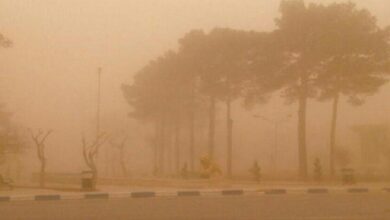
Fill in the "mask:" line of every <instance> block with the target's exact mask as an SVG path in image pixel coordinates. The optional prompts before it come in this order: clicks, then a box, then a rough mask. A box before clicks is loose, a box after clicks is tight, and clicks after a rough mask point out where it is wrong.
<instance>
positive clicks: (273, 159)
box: [253, 114, 291, 172]
mask: <svg viewBox="0 0 390 220" xmlns="http://www.w3.org/2000/svg"><path fill="white" fill-rule="evenodd" d="M253 117H255V118H260V119H262V120H264V121H266V122H268V123H270V124H272V125H273V127H274V135H273V136H274V141H273V142H274V143H273V148H274V149H273V152H272V154H271V162H272V167H273V170H274V172H276V156H277V154H278V129H279V127H280V124H282V123H284V122H287V121H288V120H289V119H290V118H291V114H288V115H287V116H285V117H282V118H278V119H270V118H267V117H265V116H262V115H258V114H256V115H253Z"/></svg>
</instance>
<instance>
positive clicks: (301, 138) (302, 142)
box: [298, 75, 308, 180]
mask: <svg viewBox="0 0 390 220" xmlns="http://www.w3.org/2000/svg"><path fill="white" fill-rule="evenodd" d="M307 83H308V82H307V76H306V75H304V76H303V77H301V85H300V88H299V89H300V92H299V103H298V148H299V150H298V151H299V158H298V159H299V177H300V178H301V179H302V180H306V179H307V152H306V106H307V86H308V85H307Z"/></svg>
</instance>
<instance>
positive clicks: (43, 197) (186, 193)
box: [0, 187, 390, 202]
mask: <svg viewBox="0 0 390 220" xmlns="http://www.w3.org/2000/svg"><path fill="white" fill-rule="evenodd" d="M369 192H383V193H385V192H390V187H385V188H374V189H372V188H370V189H369V188H303V189H299V188H295V189H294V188H280V189H253V188H252V189H219V190H218V189H204V190H165V191H164V190H163V191H135V192H134V191H133V192H129V191H127V192H112V193H109V192H96V193H72V194H67V193H65V194H38V195H13V196H12V195H3V196H1V195H0V202H11V201H56V200H70V199H71V200H80V199H86V200H93V199H96V200H99V199H100V200H103V199H107V200H108V199H115V198H134V199H136V198H152V197H200V196H202V197H203V196H209V195H211V196H245V195H256V196H260V195H285V194H297V193H298V194H330V193H350V194H353V193H356V194H359V193H369Z"/></svg>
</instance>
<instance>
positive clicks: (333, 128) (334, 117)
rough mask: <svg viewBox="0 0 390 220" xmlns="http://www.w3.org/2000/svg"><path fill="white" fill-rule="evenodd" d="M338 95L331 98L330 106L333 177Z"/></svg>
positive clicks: (331, 172) (331, 167)
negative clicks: (331, 103) (331, 104)
mask: <svg viewBox="0 0 390 220" xmlns="http://www.w3.org/2000/svg"><path fill="white" fill-rule="evenodd" d="M339 96H340V95H339V93H338V92H336V94H335V96H334V98H333V106H332V122H331V127H330V149H329V150H330V155H329V159H330V163H329V165H330V176H331V177H334V174H335V168H334V164H335V163H334V152H335V147H336V126H337V110H338V105H339Z"/></svg>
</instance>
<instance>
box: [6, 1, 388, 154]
mask: <svg viewBox="0 0 390 220" xmlns="http://www.w3.org/2000/svg"><path fill="white" fill-rule="evenodd" d="M312 2H320V1H314V0H313V1H312ZM322 2H334V0H323V1H322ZM355 2H357V3H358V5H359V6H362V7H366V8H368V9H369V10H370V11H371V12H372V13H373V14H374V15H376V16H377V18H378V21H379V23H380V24H381V25H389V24H390V13H389V12H390V1H389V0H356V1H355ZM278 5H279V0H0V32H1V33H3V34H4V35H6V36H7V37H9V38H11V39H12V41H13V42H14V46H13V48H11V49H7V50H5V49H1V50H0V76H1V77H0V100H1V101H3V102H5V103H7V106H8V109H9V110H11V111H13V112H14V119H15V120H16V121H17V122H18V123H20V124H23V126H25V127H30V128H46V129H47V128H53V129H54V130H55V133H54V134H53V138H54V135H55V136H56V138H57V140H60V139H61V140H64V139H66V140H67V141H62V142H61V143H56V145H60V146H63V145H66V144H71V145H74V144H76V143H78V142H77V141H78V139H77V141H75V139H76V138H79V136H80V134H81V132H82V131H83V130H86V129H89V128H90V127H91V124H92V123H93V122H94V121H93V120H94V115H95V106H96V104H95V103H96V82H97V74H96V71H97V68H98V67H99V66H101V67H102V68H103V75H102V81H103V83H102V93H103V97H102V109H103V110H102V118H103V119H102V120H103V121H104V120H107V119H111V118H112V119H114V120H118V121H121V120H123V119H124V118H125V117H126V113H127V111H128V109H127V105H126V104H125V102H124V99H123V98H122V94H121V91H120V84H121V83H124V82H131V79H132V74H134V73H135V72H136V71H137V70H138V69H139V68H141V67H142V65H144V64H146V63H147V62H148V61H149V60H150V59H152V58H154V57H156V56H157V55H160V54H162V53H163V52H164V51H165V50H167V49H175V47H176V46H177V45H176V42H177V39H178V38H180V37H181V36H183V34H184V33H186V32H187V31H189V30H191V29H194V28H196V29H206V30H209V29H211V28H213V27H216V26H218V27H230V28H237V29H248V30H249V29H251V30H258V31H266V30H272V29H273V28H274V18H275V17H277V16H278ZM53 144H54V143H53ZM61 149H62V150H61ZM61 149H58V150H60V151H61V152H62V151H65V150H64V148H61Z"/></svg>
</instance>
